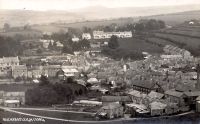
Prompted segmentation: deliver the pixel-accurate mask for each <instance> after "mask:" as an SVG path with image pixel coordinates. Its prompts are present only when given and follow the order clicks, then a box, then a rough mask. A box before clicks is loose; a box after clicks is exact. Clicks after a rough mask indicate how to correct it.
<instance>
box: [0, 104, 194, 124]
mask: <svg viewBox="0 0 200 124" xmlns="http://www.w3.org/2000/svg"><path fill="white" fill-rule="evenodd" d="M0 109H3V110H5V111H8V112H11V113H15V114H20V115H24V116H30V117H34V118H43V119H48V120H53V121H60V122H66V123H86V124H88V123H89V124H106V123H109V124H111V123H115V124H121V123H123V122H124V121H134V120H148V119H156V118H160V119H162V118H166V117H176V116H177V117H178V116H183V115H187V114H192V113H194V112H186V113H182V114H179V115H174V116H163V117H152V118H146V119H144V118H129V119H127V118H121V119H116V120H106V121H80V120H70V119H61V118H55V117H48V116H45V115H43V116H41V115H36V114H29V113H25V112H20V111H17V110H39V111H48V112H63V113H65V112H66V113H67V112H68V113H81V114H92V115H94V113H90V112H77V111H64V110H53V109H52V108H8V107H0Z"/></svg>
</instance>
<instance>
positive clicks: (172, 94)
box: [164, 90, 186, 106]
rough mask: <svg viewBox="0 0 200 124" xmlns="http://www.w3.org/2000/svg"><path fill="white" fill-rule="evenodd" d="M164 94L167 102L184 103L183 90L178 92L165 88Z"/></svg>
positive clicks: (179, 104) (181, 104)
mask: <svg viewBox="0 0 200 124" xmlns="http://www.w3.org/2000/svg"><path fill="white" fill-rule="evenodd" d="M164 94H165V97H166V98H167V99H168V100H169V102H172V103H177V104H178V106H184V105H185V98H186V95H185V94H184V93H183V92H178V91H176V90H167V91H165V93H164Z"/></svg>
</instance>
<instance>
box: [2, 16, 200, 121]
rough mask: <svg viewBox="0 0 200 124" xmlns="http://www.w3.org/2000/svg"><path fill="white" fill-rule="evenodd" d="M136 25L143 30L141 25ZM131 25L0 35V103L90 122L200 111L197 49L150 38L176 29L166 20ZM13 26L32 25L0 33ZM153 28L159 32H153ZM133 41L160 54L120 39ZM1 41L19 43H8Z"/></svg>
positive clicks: (13, 107)
mask: <svg viewBox="0 0 200 124" xmlns="http://www.w3.org/2000/svg"><path fill="white" fill-rule="evenodd" d="M151 23H156V24H155V25H156V26H155V27H154V26H152V25H151ZM196 23H198V24H199V21H192V20H190V21H187V22H185V23H184V24H183V25H187V26H188V27H192V26H194V25H195V24H196ZM141 24H143V25H146V26H144V27H147V29H141V27H140V26H141ZM130 25H131V24H129V28H127V27H125V26H124V27H119V26H118V25H114V24H112V25H110V27H109V26H107V27H105V28H104V29H102V28H98V27H96V29H95V28H94V29H87V28H85V31H83V32H81V33H76V31H73V30H72V29H65V30H62V31H60V32H46V31H45V32H42V33H41V34H39V35H38V34H37V33H38V32H36V34H31V35H33V36H34V37H32V36H31V35H29V34H26V38H24V37H25V36H23V35H22V34H21V36H18V39H21V40H20V41H19V42H20V43H19V44H17V43H16V42H15V41H12V39H9V38H7V37H5V38H4V37H3V35H2V36H0V40H1V41H2V44H3V43H4V42H5V43H4V44H3V45H4V46H3V47H2V46H0V48H4V51H5V53H6V50H7V53H6V54H7V55H5V56H4V55H3V54H1V56H2V57H1V58H0V106H1V108H10V109H11V110H16V111H17V110H19V111H20V109H21V110H22V109H23V108H26V109H28V108H33V110H34V108H35V109H37V108H38V107H40V108H42V107H44V108H46V109H47V108H48V109H49V110H65V111H75V112H80V113H81V112H83V113H84V112H85V113H93V114H92V115H91V116H90V117H88V118H90V119H89V120H94V121H96V120H100V121H101V120H111V119H112V120H113V119H119V118H151V117H162V116H174V115H179V114H184V113H188V112H193V113H198V112H200V63H199V60H200V58H199V57H198V56H197V55H196V54H198V53H196V54H195V55H194V51H191V49H189V48H188V47H183V46H184V45H185V46H187V44H186V43H180V42H177V41H174V40H171V39H170V40H168V41H169V42H168V43H165V44H164V43H163V44H162V43H161V42H160V43H158V42H153V41H152V39H151V38H149V37H155V36H156V35H158V34H159V33H160V34H161V33H165V32H167V31H170V30H173V27H170V26H167V25H165V22H163V21H160V20H153V19H152V20H141V21H140V22H139V23H137V24H134V26H133V25H132V28H131V26H130ZM157 25H160V26H158V27H157ZM151 26H152V27H151ZM123 28H124V29H123ZM175 28H177V27H175ZM13 30H14V31H15V30H18V31H21V30H25V31H27V32H28V31H31V32H32V31H34V30H33V29H32V27H31V26H30V27H29V26H25V27H24V29H22V28H19V27H18V28H15V27H10V26H9V24H4V28H3V29H2V31H1V34H5V33H9V32H14V31H13ZM152 30H153V31H152ZM174 30H175V29H174ZM155 31H157V32H159V33H157V34H156V33H155V34H153V33H154V32H155ZM32 33H33V32H32ZM181 36H182V35H181ZM184 36H185V35H184ZM27 37H28V38H27ZM30 37H32V38H30ZM158 37H159V38H161V35H159V36H157V38H158ZM6 38H7V39H6ZM14 38H16V39H17V36H14ZM145 38H146V39H145ZM148 38H149V39H148ZM193 38H194V37H193ZM135 39H137V40H138V42H140V40H141V41H143V40H144V44H145V43H148V44H149V45H153V46H155V47H156V48H157V47H159V50H160V51H162V52H152V53H151V52H150V51H145V50H143V49H140V51H131V50H130V51H131V52H132V53H129V51H128V52H125V50H126V49H119V48H120V45H121V44H126V43H121V42H126V41H127V42H128V41H131V42H133V41H134V40H135ZM162 39H163V40H166V38H162ZM137 40H136V42H137ZM6 41H9V42H8V43H10V42H11V43H13V44H12V45H16V46H17V45H18V46H21V47H16V48H15V47H13V49H10V48H9V47H8V49H5V48H6V45H7V44H8V43H6ZM134 45H135V44H134ZM135 47H137V46H135ZM144 47H145V46H144ZM149 47H150V46H149ZM152 49H154V48H152ZM120 50H121V51H120ZM147 50H148V49H147ZM26 109H25V110H26ZM22 112H23V111H22ZM80 113H79V114H80ZM82 119H83V118H82Z"/></svg>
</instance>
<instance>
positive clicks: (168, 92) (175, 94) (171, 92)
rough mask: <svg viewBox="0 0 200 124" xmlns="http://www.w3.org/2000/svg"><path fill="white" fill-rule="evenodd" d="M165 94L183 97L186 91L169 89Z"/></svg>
mask: <svg viewBox="0 0 200 124" xmlns="http://www.w3.org/2000/svg"><path fill="white" fill-rule="evenodd" d="M165 94H166V95H169V96H174V97H182V96H183V94H184V93H182V92H178V91H175V90H167V91H165Z"/></svg>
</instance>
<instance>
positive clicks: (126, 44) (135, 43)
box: [119, 38, 163, 53]
mask: <svg viewBox="0 0 200 124" xmlns="http://www.w3.org/2000/svg"><path fill="white" fill-rule="evenodd" d="M119 45H120V48H121V49H126V50H127V51H130V52H131V51H137V52H148V53H161V52H163V51H162V48H161V47H159V46H156V45H153V44H150V43H147V42H145V41H144V40H140V39H137V38H130V39H119Z"/></svg>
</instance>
